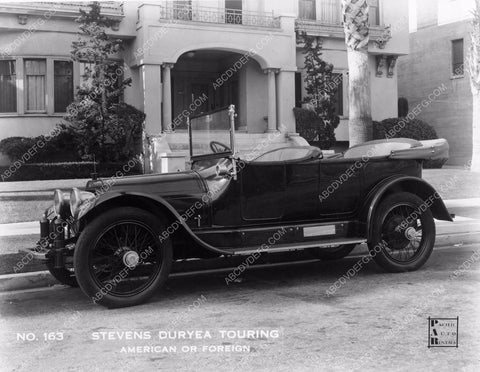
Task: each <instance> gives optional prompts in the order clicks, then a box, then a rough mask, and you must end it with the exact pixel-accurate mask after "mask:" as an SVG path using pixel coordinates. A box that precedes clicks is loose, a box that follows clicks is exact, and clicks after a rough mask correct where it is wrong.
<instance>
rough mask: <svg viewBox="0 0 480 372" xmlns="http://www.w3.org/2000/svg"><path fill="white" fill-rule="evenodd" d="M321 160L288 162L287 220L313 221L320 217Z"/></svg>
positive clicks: (286, 175) (285, 212) (285, 216)
mask: <svg viewBox="0 0 480 372" xmlns="http://www.w3.org/2000/svg"><path fill="white" fill-rule="evenodd" d="M319 176H320V161H319V160H311V161H307V162H301V163H287V164H286V174H285V177H286V190H285V202H284V206H285V211H284V220H286V221H311V220H315V219H318V218H319V198H318V193H319Z"/></svg>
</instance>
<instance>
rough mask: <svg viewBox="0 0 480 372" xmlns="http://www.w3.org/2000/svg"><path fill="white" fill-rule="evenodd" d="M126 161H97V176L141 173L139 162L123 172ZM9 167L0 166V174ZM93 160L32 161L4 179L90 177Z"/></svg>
mask: <svg viewBox="0 0 480 372" xmlns="http://www.w3.org/2000/svg"><path fill="white" fill-rule="evenodd" d="M125 164H126V163H123V162H122V163H99V164H97V165H96V170H97V173H98V176H99V177H112V176H114V175H115V174H116V173H117V172H118V171H121V172H123V175H128V176H131V175H135V174H141V173H142V167H141V164H140V163H139V162H136V165H135V166H134V167H133V168H131V169H128V168H125V170H127V169H128V172H125V171H124V169H123V167H124V166H125ZM8 169H9V167H0V174H4V173H5V171H6V170H8ZM93 169H94V167H93V162H70V163H32V164H28V163H27V164H23V165H22V166H21V167H19V168H18V169H17V170H16V171H15V172H14V173H13V174H12V175H11V176H10V177H8V178H5V181H33V180H59V179H73V178H90V177H91V174H92V173H93Z"/></svg>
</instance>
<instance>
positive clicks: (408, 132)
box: [373, 118, 448, 168]
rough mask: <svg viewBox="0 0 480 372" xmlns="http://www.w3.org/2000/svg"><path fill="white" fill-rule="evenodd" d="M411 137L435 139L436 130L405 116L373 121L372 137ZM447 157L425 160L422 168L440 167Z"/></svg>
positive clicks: (419, 139)
mask: <svg viewBox="0 0 480 372" xmlns="http://www.w3.org/2000/svg"><path fill="white" fill-rule="evenodd" d="M383 138H412V139H415V140H417V141H422V140H430V139H437V138H438V136H437V132H436V131H435V129H434V128H433V127H432V126H431V125H429V124H428V123H426V122H424V121H422V120H419V119H412V120H409V119H407V118H390V119H385V120H382V121H381V122H378V121H374V122H373V139H383ZM447 160H448V159H438V160H425V161H424V163H423V167H424V168H441V167H442V166H443V164H445V162H446V161H447Z"/></svg>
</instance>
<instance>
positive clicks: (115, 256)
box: [74, 207, 172, 308]
mask: <svg viewBox="0 0 480 372" xmlns="http://www.w3.org/2000/svg"><path fill="white" fill-rule="evenodd" d="M164 229H165V227H164V225H163V224H162V222H161V221H160V220H159V219H158V217H156V216H154V215H152V214H151V213H149V212H146V211H144V210H142V209H138V208H132V207H125V208H116V209H112V210H110V211H108V212H105V213H103V214H101V215H100V216H98V217H96V218H95V219H94V220H93V221H92V222H90V223H88V224H87V226H86V227H85V229H84V230H83V231H82V233H81V234H80V237H79V239H78V242H77V246H76V248H75V255H74V268H75V273H76V275H77V280H78V283H79V285H80V288H82V290H83V291H84V292H85V293H86V294H87V295H88V296H89V297H90V298H92V300H93V301H94V302H96V303H100V304H101V305H104V306H107V307H110V308H115V307H125V306H132V305H137V304H140V303H142V302H145V301H146V300H148V299H149V298H150V297H151V296H152V295H153V294H154V293H155V292H156V290H157V289H158V288H159V287H160V286H162V285H163V283H164V282H165V281H166V280H167V277H168V274H169V272H170V268H171V264H172V245H171V240H170V239H169V238H167V239H162V240H160V239H159V236H160V235H161V234H162V232H163V231H164Z"/></svg>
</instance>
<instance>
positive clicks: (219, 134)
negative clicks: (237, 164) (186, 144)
mask: <svg viewBox="0 0 480 372" xmlns="http://www.w3.org/2000/svg"><path fill="white" fill-rule="evenodd" d="M189 134H190V156H192V157H194V156H200V155H209V154H214V153H231V152H232V151H231V149H232V147H233V146H232V143H231V142H232V139H231V136H230V116H229V108H228V107H225V108H221V109H217V110H214V111H209V112H206V113H202V114H200V115H196V116H193V117H191V118H190V125H189Z"/></svg>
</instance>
